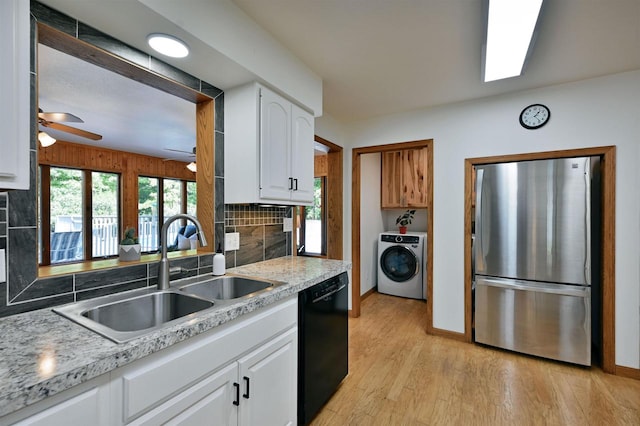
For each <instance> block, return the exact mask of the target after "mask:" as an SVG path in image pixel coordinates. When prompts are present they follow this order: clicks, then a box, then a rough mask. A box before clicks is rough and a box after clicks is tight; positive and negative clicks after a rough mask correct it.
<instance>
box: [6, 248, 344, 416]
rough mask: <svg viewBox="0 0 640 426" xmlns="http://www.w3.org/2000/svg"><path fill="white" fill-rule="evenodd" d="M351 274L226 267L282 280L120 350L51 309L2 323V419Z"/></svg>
mask: <svg viewBox="0 0 640 426" xmlns="http://www.w3.org/2000/svg"><path fill="white" fill-rule="evenodd" d="M349 269H351V263H350V262H345V261H339V260H325V259H316V258H309V257H282V258H278V259H273V260H268V261H265V262H259V263H253V264H250V265H246V266H240V267H237V268H233V269H229V270H228V271H227V272H229V273H232V274H241V275H249V276H254V277H261V278H266V279H271V280H277V281H283V282H286V283H287V284H286V285H283V286H280V287H277V289H275V290H274V291H270V292H267V293H264V294H261V295H259V296H256V297H254V298H250V299H247V300H240V301H238V302H237V303H232V304H229V305H225V306H222V307H221V308H219V309H216V310H212V311H210V312H200V313H196V314H195V318H194V319H192V320H190V321H186V322H184V323H181V324H177V325H173V326H169V327H167V328H164V329H162V330H159V331H156V332H153V333H151V334H148V335H146V336H144V337H141V338H139V339H135V340H132V341H130V342H127V343H123V344H116V343H113V342H112V341H111V340H108V339H106V338H104V337H102V336H100V335H98V334H96V333H94V332H92V331H90V330H87V329H86V328H84V327H82V326H80V325H78V324H75V323H74V322H72V321H70V320H68V319H66V318H63V317H61V316H60V315H58V314H56V313H54V312H53V311H52V310H51V308H48V309H40V310H37V311H32V312H27V313H24V314H19V315H14V316H10V317H6V318H2V319H0V336H2V338H1V339H0V417H1V416H4V415H7V414H9V413H12V412H14V411H17V410H19V409H21V408H23V407H25V406H27V405H30V404H33V403H35V402H38V401H40V400H42V399H44V398H46V397H47V396H51V395H54V394H56V393H58V392H62V391H64V390H66V389H69V388H71V387H73V386H75V385H78V384H80V383H83V382H86V381H87V380H90V379H92V378H94V377H97V376H99V375H101V374H105V373H108V372H110V371H112V370H114V369H116V368H118V367H121V366H123V365H126V364H129V363H131V362H133V361H135V360H137V359H140V358H142V357H144V356H146V355H149V354H152V353H154V352H156V351H159V350H161V349H164V348H166V347H169V346H171V345H173V344H175V343H178V342H181V341H183V340H185V339H188V338H189V337H192V336H195V335H197V334H200V333H202V332H205V331H207V330H210V329H212V328H215V327H217V326H219V325H221V324H224V323H226V322H228V321H231V320H233V319H235V318H238V317H239V316H241V315H243V314H246V313H249V312H252V311H255V310H256V309H260V308H262V307H265V306H267V305H269V304H271V303H274V302H276V301H278V300H282V299H284V298H287V297H289V296H291V295H293V294H296V293H298V292H299V291H301V290H304V289H305V288H308V287H310V286H312V285H314V284H317V283H319V282H321V281H324V280H326V279H328V278H331V277H333V276H335V275H337V274H339V273H341V272H344V271H347V270H349Z"/></svg>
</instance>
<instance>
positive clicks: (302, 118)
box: [291, 105, 314, 204]
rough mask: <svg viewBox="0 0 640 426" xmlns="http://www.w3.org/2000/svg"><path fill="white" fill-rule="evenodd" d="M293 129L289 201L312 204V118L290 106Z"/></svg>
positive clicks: (295, 106)
mask: <svg viewBox="0 0 640 426" xmlns="http://www.w3.org/2000/svg"><path fill="white" fill-rule="evenodd" d="M291 118H292V125H293V129H292V131H291V150H292V151H291V152H292V155H291V175H292V176H293V178H294V186H293V191H292V192H291V201H298V202H300V203H308V204H312V203H313V193H314V188H313V142H314V140H313V139H314V138H313V137H314V135H313V132H314V122H313V116H312V115H311V114H309V113H308V112H306V111H305V110H303V109H302V108H300V107H298V106H297V105H292V106H291Z"/></svg>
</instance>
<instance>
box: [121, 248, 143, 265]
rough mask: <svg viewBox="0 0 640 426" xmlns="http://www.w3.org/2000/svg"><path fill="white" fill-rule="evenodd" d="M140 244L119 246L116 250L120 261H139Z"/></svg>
mask: <svg viewBox="0 0 640 426" xmlns="http://www.w3.org/2000/svg"><path fill="white" fill-rule="evenodd" d="M141 249H142V248H141V246H140V244H128V245H122V244H121V245H120V249H119V250H118V256H119V257H120V260H122V261H124V262H131V261H133V260H140V251H141Z"/></svg>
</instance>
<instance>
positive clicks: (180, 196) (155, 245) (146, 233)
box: [138, 176, 197, 252]
mask: <svg viewBox="0 0 640 426" xmlns="http://www.w3.org/2000/svg"><path fill="white" fill-rule="evenodd" d="M160 200H162V202H160ZM196 204H197V195H196V182H193V181H185V180H179V179H168V178H152V177H146V176H140V177H138V234H139V238H140V244H141V246H142V251H143V252H155V251H158V250H159V249H160V232H161V230H162V224H163V223H164V222H165V221H166V220H167V219H168V218H170V217H171V216H173V215H176V214H178V213H188V214H191V215H195V214H196ZM194 229H195V228H194ZM189 231H191V227H189V226H188V225H187V224H185V223H182V221H175V222H173V223H172V224H171V225H170V227H169V230H168V232H167V238H168V241H169V243H168V247H167V248H168V249H169V250H178V249H186V248H187V247H188V246H189V247H190V244H186V243H185V244H184V245H183V244H179V240H182V239H183V238H181V237H178V235H179V234H180V235H184V236H185V237H189V236H190V235H189Z"/></svg>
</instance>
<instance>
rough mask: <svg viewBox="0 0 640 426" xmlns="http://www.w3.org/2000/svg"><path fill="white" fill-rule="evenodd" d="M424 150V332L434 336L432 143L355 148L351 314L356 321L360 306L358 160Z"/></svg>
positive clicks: (413, 142)
mask: <svg viewBox="0 0 640 426" xmlns="http://www.w3.org/2000/svg"><path fill="white" fill-rule="evenodd" d="M416 148H426V149H427V173H426V175H425V179H426V184H427V185H426V186H427V208H426V211H427V213H426V219H427V224H426V229H427V235H428V238H427V244H426V248H425V249H426V250H427V253H426V257H425V258H426V259H427V283H428V285H427V321H426V330H427V332H428V333H434V330H433V318H432V312H433V297H432V296H433V286H432V285H431V283H432V282H433V208H432V206H433V140H432V139H426V140H418V141H412V142H401V143H394V144H389V145H377V146H369V147H364V148H354V149H353V152H352V170H353V172H352V173H353V174H352V190H351V205H352V212H351V259H352V271H351V281H352V283H351V311H350V314H351V316H352V317H354V318H357V317H359V316H360V304H361V295H360V290H361V282H360V280H361V276H360V266H361V260H360V256H361V254H362V253H361V247H360V237H361V229H360V226H361V223H360V222H361V221H360V215H361V205H360V199H361V198H360V195H361V191H362V182H361V177H360V173H361V167H362V164H361V156H362V155H364V154H373V153H385V152H389V151H398V150H405V149H416Z"/></svg>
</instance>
